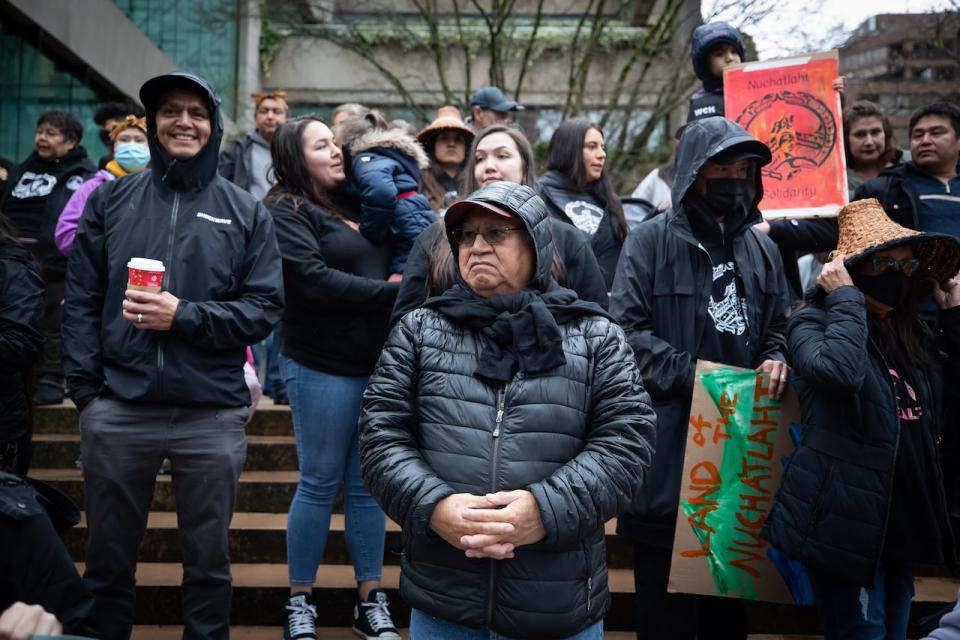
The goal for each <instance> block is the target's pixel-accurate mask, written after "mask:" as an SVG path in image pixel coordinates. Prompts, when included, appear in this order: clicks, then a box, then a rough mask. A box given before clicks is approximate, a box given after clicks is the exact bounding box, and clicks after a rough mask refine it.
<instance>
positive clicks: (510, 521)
mask: <svg viewBox="0 0 960 640" xmlns="http://www.w3.org/2000/svg"><path fill="white" fill-rule="evenodd" d="M430 528H431V529H433V530H434V531H435V532H437V535H439V536H440V537H441V538H443V539H444V540H446V541H447V542H448V543H450V544H451V545H453V546H454V547H456V548H457V549H462V550H463V551H465V552H466V556H467V557H468V558H494V559H496V560H506V559H508V558H513V557H514V549H516V548H517V547H519V546H522V545H525V544H533V543H534V542H537V541H539V540H542V539H543V537H544V536H545V535H546V531H545V530H544V528H543V521H542V520H541V519H540V510H539V509H538V508H537V501H536V499H535V498H534V497H533V494H532V493H530V492H529V491H527V490H525V489H518V490H516V491H500V492H498V493H488V494H486V495H483V496H475V495H473V494H470V493H455V494H453V495H450V496H447V497H446V498H444V499H443V500H441V501H440V502H438V503H437V506H436V507H435V508H434V511H433V516H432V517H431V518H430Z"/></svg>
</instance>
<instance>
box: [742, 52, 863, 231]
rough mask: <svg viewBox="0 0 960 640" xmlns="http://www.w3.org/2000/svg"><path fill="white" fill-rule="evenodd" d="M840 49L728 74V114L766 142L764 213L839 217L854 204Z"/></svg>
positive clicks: (753, 65)
mask: <svg viewBox="0 0 960 640" xmlns="http://www.w3.org/2000/svg"><path fill="white" fill-rule="evenodd" d="M838 76H839V72H838V62H837V52H836V51H827V52H824V53H812V54H808V55H805V56H802V57H797V58H788V59H783V60H771V61H766V62H748V63H745V64H739V65H734V66H732V67H730V68H728V69H725V70H724V72H723V96H724V109H725V113H726V116H727V117H728V118H730V119H731V120H733V121H734V122H736V123H737V124H739V125H740V126H741V127H743V128H744V129H746V130H747V131H749V132H750V133H751V134H752V135H753V136H754V137H756V138H757V139H759V140H761V141H762V142H764V143H766V145H767V146H768V147H770V151H771V153H772V154H773V161H772V162H771V163H770V164H768V165H767V166H765V167H764V168H763V169H762V173H763V200H761V202H760V210H761V211H762V212H763V215H764V217H765V218H784V217H792V218H810V217H823V216H835V215H836V214H837V210H839V209H840V207H842V206H843V205H844V204H846V203H847V166H846V159H845V157H844V153H843V126H842V122H843V120H842V118H841V114H840V94H839V93H837V91H836V90H834V88H833V82H834V81H835V80H836V79H837V77H838Z"/></svg>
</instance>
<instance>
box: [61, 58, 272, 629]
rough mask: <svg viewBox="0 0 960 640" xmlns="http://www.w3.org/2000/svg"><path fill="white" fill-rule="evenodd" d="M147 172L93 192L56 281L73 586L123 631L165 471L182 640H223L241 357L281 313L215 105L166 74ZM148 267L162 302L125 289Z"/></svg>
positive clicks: (263, 236)
mask: <svg viewBox="0 0 960 640" xmlns="http://www.w3.org/2000/svg"><path fill="white" fill-rule="evenodd" d="M140 100H141V102H143V105H144V107H145V108H146V112H147V129H148V138H149V143H150V155H151V158H152V165H151V166H152V168H151V170H150V171H145V172H143V173H140V174H137V175H131V176H128V177H126V178H124V179H123V180H117V181H114V182H110V183H108V184H105V185H103V186H102V187H101V188H99V189H97V190H96V191H95V192H94V193H93V194H92V195H91V197H90V200H89V201H88V202H87V206H86V209H85V211H84V215H83V218H82V221H81V223H80V227H79V229H78V231H77V239H76V243H75V244H74V249H73V251H72V252H71V254H70V259H69V264H68V270H67V297H66V306H65V317H64V323H63V340H64V347H65V348H64V354H65V355H64V370H65V373H66V377H67V385H68V393H69V394H70V397H71V398H72V399H73V401H74V402H75V403H76V405H77V407H78V408H79V409H80V410H81V414H80V430H81V454H82V456H83V471H84V489H85V492H86V509H87V521H88V526H89V534H88V535H89V538H88V548H87V556H86V559H87V566H86V573H85V575H84V579H85V580H86V582H87V584H88V585H89V586H90V589H91V591H92V592H93V595H94V599H95V601H96V606H95V615H96V619H97V627H98V631H99V632H100V634H101V637H102V638H104V640H112V639H114V638H117V639H119V638H128V637H129V635H130V630H131V626H132V624H133V612H134V611H133V593H134V586H135V582H134V570H135V568H136V560H137V547H138V544H139V541H140V538H141V536H142V535H143V532H144V529H145V527H146V522H147V513H148V510H149V508H150V502H151V498H152V496H153V489H154V483H155V478H156V474H157V470H158V468H159V467H160V464H161V461H162V460H163V458H165V457H166V458H169V459H170V460H171V462H172V469H171V472H172V475H173V487H174V492H175V496H176V503H177V522H178V526H179V529H180V532H181V541H182V545H183V564H184V577H183V587H182V602H183V609H184V611H183V617H184V638H191V639H192V638H227V637H228V636H229V620H230V595H231V585H230V561H229V557H228V553H227V530H228V527H229V525H230V518H231V515H232V513H233V506H234V501H235V497H236V491H237V481H238V479H239V476H240V471H241V469H242V467H243V462H244V458H245V456H246V441H245V439H244V430H243V425H244V422H245V421H246V418H247V409H248V408H247V405H249V403H250V394H249V391H248V390H247V387H246V384H245V382H244V376H243V364H244V362H245V349H246V346H247V345H250V344H254V343H256V342H258V341H259V340H261V339H263V338H264V337H265V336H266V335H267V334H268V333H269V332H270V330H271V328H272V327H273V325H274V324H275V323H276V322H277V321H278V320H279V319H280V314H281V310H282V307H283V284H282V279H281V261H280V252H279V250H278V248H277V241H276V237H275V235H274V228H273V221H272V218H271V217H270V215H269V213H268V212H267V210H266V209H265V208H264V207H263V205H262V204H260V203H258V202H257V201H256V200H254V198H253V196H251V195H250V194H248V193H246V192H245V191H243V190H241V189H240V188H238V187H236V186H234V185H232V184H230V183H229V182H228V181H227V180H226V179H224V178H222V177H220V176H219V175H218V174H217V152H218V150H219V147H220V140H221V138H222V136H223V123H222V120H221V117H220V112H219V104H220V99H219V97H218V96H217V94H216V92H215V91H214V89H213V87H212V86H211V85H210V84H209V83H208V82H206V81H205V80H203V79H201V78H198V77H196V76H193V75H189V74H186V73H171V74H167V75H163V76H158V77H156V78H153V79H152V80H149V81H147V82H146V83H145V84H144V85H143V87H141V89H140ZM134 257H139V258H148V259H154V260H161V261H162V262H163V263H164V266H165V272H164V275H163V282H162V292H161V293H149V292H144V291H135V290H130V289H128V288H127V281H128V279H127V262H128V261H129V260H130V259H131V258H134Z"/></svg>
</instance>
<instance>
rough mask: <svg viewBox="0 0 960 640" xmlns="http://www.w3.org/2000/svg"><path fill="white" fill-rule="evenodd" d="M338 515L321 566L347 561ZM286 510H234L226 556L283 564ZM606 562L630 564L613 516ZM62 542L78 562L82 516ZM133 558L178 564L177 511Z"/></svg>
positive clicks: (156, 516)
mask: <svg viewBox="0 0 960 640" xmlns="http://www.w3.org/2000/svg"><path fill="white" fill-rule="evenodd" d="M344 524H345V523H344V516H343V514H340V513H335V514H333V516H332V517H331V521H330V533H329V535H328V537H327V545H326V548H325V550H324V555H323V564H324V565H334V564H350V554H349V552H348V550H347V543H346V539H345V537H344ZM286 530H287V514H285V513H243V512H238V513H235V514H234V516H233V520H232V521H231V523H230V536H229V539H230V558H231V559H232V560H233V561H234V562H240V563H263V564H282V565H285V564H286V562H287V550H286ZM606 532H607V547H608V548H607V556H608V566H610V567H612V568H617V569H629V568H631V567H632V566H633V560H632V556H631V555H630V554H631V550H630V549H629V546H628V545H627V543H626V541H625V540H623V539H622V538H618V537H616V536H615V533H616V520H611V521H610V522H608V523H607V526H606ZM63 540H64V543H65V544H66V546H67V550H68V551H69V552H70V557H71V558H73V560H75V561H82V560H83V559H84V557H85V554H86V548H87V522H86V514H82V519H81V521H80V524H79V525H77V526H76V527H74V528H72V529H70V530H69V531H67V532H66V533H64V534H63ZM401 549H402V545H401V541H400V526H399V525H397V524H396V523H395V522H393V521H392V520H390V519H389V518H388V519H387V535H386V544H385V545H384V553H383V556H384V558H383V561H384V564H399V562H400V551H401ZM137 557H138V558H139V559H140V560H141V561H142V562H182V560H183V555H182V552H181V546H180V539H179V531H178V529H177V514H176V513H174V512H169V511H156V512H152V513H150V514H149V516H148V518H147V531H146V533H145V534H144V537H143V540H142V541H141V543H140V550H139V553H138V555H137Z"/></svg>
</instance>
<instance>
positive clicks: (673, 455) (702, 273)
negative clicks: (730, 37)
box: [610, 116, 789, 640]
mask: <svg viewBox="0 0 960 640" xmlns="http://www.w3.org/2000/svg"><path fill="white" fill-rule="evenodd" d="M677 154H678V155H677V171H676V177H675V178H674V182H673V188H672V191H671V200H672V202H673V208H672V210H671V211H669V212H668V213H665V214H663V215H660V216H657V217H656V218H653V219H652V220H649V221H647V222H644V223H642V224H640V225H638V226H637V227H636V228H634V230H633V231H632V232H631V233H630V235H629V236H628V237H627V240H626V242H625V243H624V245H623V253H622V255H621V256H620V262H619V264H618V266H617V273H616V277H615V278H614V282H613V291H612V293H611V297H610V312H611V314H612V315H613V316H614V317H615V318H616V319H617V320H618V321H619V323H620V324H621V326H622V327H623V329H624V332H625V334H626V336H627V340H628V341H629V342H630V345H631V346H632V347H633V350H634V354H635V356H636V359H637V364H638V366H639V367H640V373H641V375H642V376H643V384H644V387H645V388H646V389H647V391H648V392H649V393H650V396H651V397H652V399H653V401H654V409H655V410H656V412H657V439H656V442H657V446H656V454H655V456H654V461H653V465H652V467H651V469H650V471H649V474H650V475H649V481H648V482H646V483H645V484H644V486H643V488H642V489H641V491H640V493H639V494H638V495H637V496H636V497H635V498H634V501H633V504H632V505H631V507H630V508H629V509H628V510H627V512H626V513H624V514H623V515H622V516H621V517H620V518H619V521H618V527H617V530H618V533H619V534H620V535H624V536H627V537H629V538H631V539H632V540H633V542H634V550H635V554H634V558H635V567H634V568H635V572H634V581H635V583H636V593H637V599H636V601H637V638H638V639H653V638H671V639H672V640H676V639H678V638H680V639H687V638H690V639H693V638H699V639H700V640H703V639H704V638H746V635H747V620H746V613H745V610H744V608H743V605H742V602H740V601H738V600H734V599H730V598H711V597H706V596H675V597H672V598H670V599H667V598H666V591H667V578H668V575H669V572H670V557H671V547H672V545H673V533H674V527H675V524H676V518H677V507H678V503H679V497H680V476H681V470H682V468H683V456H684V446H685V443H686V439H687V422H688V419H689V415H690V399H691V394H692V391H693V385H694V375H695V371H696V362H697V360H698V359H700V358H703V359H705V360H710V361H713V362H721V363H724V364H729V365H733V366H738V367H747V368H756V369H757V370H760V371H764V372H765V373H767V374H768V375H769V376H770V383H769V393H770V395H771V396H773V397H774V398H778V397H779V396H780V395H781V394H782V392H783V390H784V389H785V388H786V385H787V374H788V371H789V369H788V367H787V365H786V357H785V353H786V340H785V337H784V323H785V314H786V312H787V309H788V307H789V295H788V288H787V283H786V281H785V279H784V276H783V263H782V262H781V259H780V255H779V253H778V252H777V248H776V246H775V245H774V244H773V242H772V241H770V239H769V238H767V237H766V236H764V235H763V234H762V233H760V232H758V231H756V230H753V229H752V228H751V227H752V226H753V225H754V224H755V223H756V222H758V221H759V220H760V212H759V210H758V209H757V204H758V203H759V202H760V199H761V198H762V197H763V186H762V184H761V181H760V167H762V166H763V165H765V164H767V163H769V162H770V150H769V149H768V148H767V147H766V145H764V144H763V143H762V142H760V141H759V140H757V139H756V138H754V137H753V136H751V135H750V134H749V133H747V132H746V131H745V130H743V129H742V128H741V127H739V126H738V125H736V124H734V123H733V122H731V121H730V120H727V119H725V118H722V117H717V116H714V117H710V118H705V119H702V120H697V121H695V122H692V123H690V124H688V125H687V127H686V129H685V130H684V132H683V135H682V136H681V138H680V145H679V148H678V150H677Z"/></svg>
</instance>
